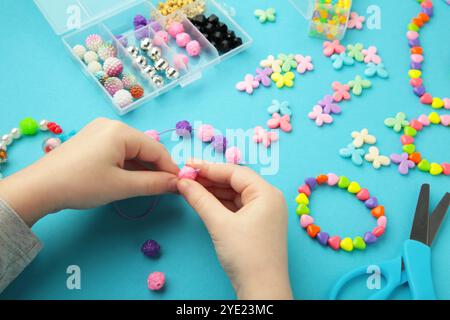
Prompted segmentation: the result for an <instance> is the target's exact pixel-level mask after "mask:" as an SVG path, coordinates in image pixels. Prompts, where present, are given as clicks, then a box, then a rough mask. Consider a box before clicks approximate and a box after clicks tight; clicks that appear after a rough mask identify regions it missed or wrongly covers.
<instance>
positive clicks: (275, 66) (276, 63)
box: [259, 55, 283, 72]
mask: <svg viewBox="0 0 450 320" xmlns="http://www.w3.org/2000/svg"><path fill="white" fill-rule="evenodd" d="M282 63H283V61H281V60H280V59H275V57H274V56H273V55H270V56H268V57H267V58H266V59H265V60H262V61H261V62H260V64H259V65H260V66H261V67H263V68H270V69H272V71H273V72H281V64H282Z"/></svg>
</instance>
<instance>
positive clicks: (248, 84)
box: [236, 74, 259, 94]
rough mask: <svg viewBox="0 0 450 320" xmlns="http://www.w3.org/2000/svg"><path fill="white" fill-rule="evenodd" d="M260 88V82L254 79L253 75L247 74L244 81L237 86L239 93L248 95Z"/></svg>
mask: <svg viewBox="0 0 450 320" xmlns="http://www.w3.org/2000/svg"><path fill="white" fill-rule="evenodd" d="M258 87H259V81H257V80H256V79H255V77H253V75H251V74H247V75H246V76H245V78H244V81H241V82H238V83H237V84H236V89H238V90H239V91H245V92H247V93H248V94H252V93H253V90H254V89H256V88H258Z"/></svg>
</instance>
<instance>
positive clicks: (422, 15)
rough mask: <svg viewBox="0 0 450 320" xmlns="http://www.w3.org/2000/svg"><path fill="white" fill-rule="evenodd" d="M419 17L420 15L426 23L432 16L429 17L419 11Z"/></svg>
mask: <svg viewBox="0 0 450 320" xmlns="http://www.w3.org/2000/svg"><path fill="white" fill-rule="evenodd" d="M417 17H418V18H419V19H420V20H422V21H423V22H424V23H427V22H428V21H430V17H429V16H428V15H427V14H426V13H423V12H421V13H419V14H418V15H417Z"/></svg>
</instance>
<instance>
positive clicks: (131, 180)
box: [0, 119, 179, 226]
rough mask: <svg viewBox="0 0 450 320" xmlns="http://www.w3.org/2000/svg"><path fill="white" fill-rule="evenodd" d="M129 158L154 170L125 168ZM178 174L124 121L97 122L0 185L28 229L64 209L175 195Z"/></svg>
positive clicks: (163, 154) (156, 146) (161, 152)
mask: <svg viewBox="0 0 450 320" xmlns="http://www.w3.org/2000/svg"><path fill="white" fill-rule="evenodd" d="M133 160H137V161H140V162H142V163H144V164H152V166H153V167H154V169H155V171H149V170H146V169H144V170H141V171H130V170H127V169H126V168H125V167H127V164H128V163H129V162H130V161H131V162H133ZM141 167H142V168H143V166H141ZM178 170H179V169H178V167H177V165H176V164H175V163H174V162H173V160H172V158H171V157H170V155H169V153H168V152H167V150H166V149H165V148H164V146H163V145H162V144H160V143H158V142H157V141H155V140H153V139H151V138H149V137H148V136H146V135H145V134H144V133H142V132H140V131H138V130H135V129H133V128H131V127H128V126H127V125H125V124H123V123H122V122H119V121H112V120H107V119H97V120H95V121H93V122H92V123H90V124H89V125H87V126H86V127H85V128H84V129H82V130H81V131H80V132H79V133H78V134H77V135H76V136H74V137H73V138H71V139H70V140H69V141H67V142H66V143H64V144H63V145H62V146H61V147H59V148H57V149H56V150H54V151H52V152H50V153H49V154H47V155H46V156H45V157H43V158H42V159H41V160H39V161H38V162H36V163H35V164H33V165H31V166H30V167H28V168H26V169H24V170H22V171H20V172H18V173H16V174H14V175H12V176H10V177H8V178H6V179H4V180H2V181H0V198H2V199H3V200H5V201H6V202H7V203H8V204H9V205H10V206H11V207H12V208H13V209H14V210H15V211H16V212H17V213H18V214H19V215H20V216H21V217H22V219H23V220H24V221H25V222H26V223H27V224H28V225H29V226H31V225H33V224H34V223H35V222H36V221H37V220H39V219H40V218H41V217H43V216H44V215H46V214H48V213H51V212H56V211H59V210H62V209H66V208H72V209H86V208H92V207H96V206H100V205H103V204H106V203H110V202H112V201H116V200H122V199H126V198H131V197H136V196H144V195H154V194H161V193H169V192H177V181H178V178H177V173H178Z"/></svg>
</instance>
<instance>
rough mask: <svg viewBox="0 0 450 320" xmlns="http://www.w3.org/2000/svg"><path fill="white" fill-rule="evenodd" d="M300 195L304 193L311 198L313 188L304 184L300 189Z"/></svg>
mask: <svg viewBox="0 0 450 320" xmlns="http://www.w3.org/2000/svg"><path fill="white" fill-rule="evenodd" d="M298 193H304V194H306V195H307V196H308V197H309V196H310V195H311V188H310V187H309V186H308V185H307V184H303V185H301V186H300V187H299V188H298Z"/></svg>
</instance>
